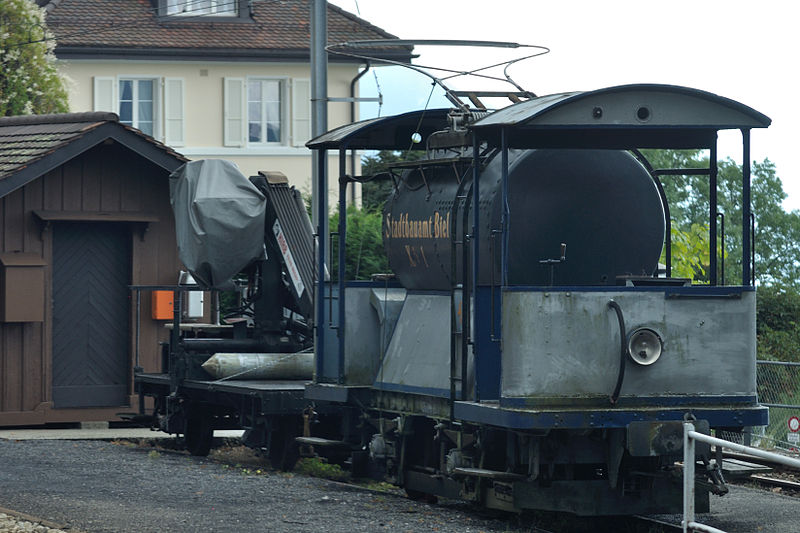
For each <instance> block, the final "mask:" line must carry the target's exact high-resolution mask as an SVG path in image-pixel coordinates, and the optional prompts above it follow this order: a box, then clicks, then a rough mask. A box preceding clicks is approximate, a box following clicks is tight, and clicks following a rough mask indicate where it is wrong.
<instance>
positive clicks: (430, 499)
mask: <svg viewBox="0 0 800 533" xmlns="http://www.w3.org/2000/svg"><path fill="white" fill-rule="evenodd" d="M403 490H405V491H406V496H408V499H409V500H414V501H415V502H425V503H430V504H435V503H437V502H438V501H439V498H437V497H436V495H434V494H428V493H427V492H422V491H419V490H414V489H409V488H407V487H404V488H403Z"/></svg>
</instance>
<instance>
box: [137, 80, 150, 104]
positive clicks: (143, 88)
mask: <svg viewBox="0 0 800 533" xmlns="http://www.w3.org/2000/svg"><path fill="white" fill-rule="evenodd" d="M139 99H140V100H150V101H152V100H153V80H139Z"/></svg>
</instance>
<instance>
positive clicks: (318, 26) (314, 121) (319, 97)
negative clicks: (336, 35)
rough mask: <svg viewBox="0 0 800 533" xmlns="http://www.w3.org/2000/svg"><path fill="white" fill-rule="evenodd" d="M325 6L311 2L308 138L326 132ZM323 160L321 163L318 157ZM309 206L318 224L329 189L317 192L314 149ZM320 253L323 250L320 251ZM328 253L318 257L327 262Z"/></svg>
mask: <svg viewBox="0 0 800 533" xmlns="http://www.w3.org/2000/svg"><path fill="white" fill-rule="evenodd" d="M327 10H328V6H327V2H326V1H325V0H311V14H310V16H311V43H310V47H311V136H312V138H315V137H319V136H320V135H322V134H323V133H325V132H326V131H328V53H327V52H326V51H325V46H326V45H327V44H328V43H327V41H328V11H327ZM320 157H323V160H322V161H319V160H318V158H320ZM311 159H312V163H311V187H312V189H311V194H312V196H311V204H312V207H311V209H312V217H313V223H314V226H317V225H319V224H320V220H319V219H318V218H317V217H318V216H319V213H321V212H322V213H325V216H326V217H327V209H326V210H324V211H323V210H321V209H319V206H318V203H319V202H320V201H322V200H323V197H324V202H325V204H327V202H328V200H327V193H328V189H327V188H325V189H320V188H319V187H320V176H319V173H320V169H321V168H325V164H326V163H327V162H326V161H325V160H324V155H323V152H322V151H317V150H314V151H313V152H312V154H311ZM327 238H328V235H327V233H326V234H320V241H325V240H327ZM320 250H322V248H320ZM329 254H330V252H328V253H325V254H323V255H321V257H324V258H325V262H326V263H328V261H329V259H330V255H329Z"/></svg>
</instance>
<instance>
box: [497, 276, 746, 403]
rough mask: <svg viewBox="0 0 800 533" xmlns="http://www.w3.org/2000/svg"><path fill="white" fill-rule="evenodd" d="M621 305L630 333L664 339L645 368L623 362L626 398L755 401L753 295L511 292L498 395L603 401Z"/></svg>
mask: <svg viewBox="0 0 800 533" xmlns="http://www.w3.org/2000/svg"><path fill="white" fill-rule="evenodd" d="M612 298H613V299H614V300H615V301H616V302H617V303H619V305H620V306H621V307H622V310H623V312H624V316H625V325H626V329H627V332H628V333H629V332H630V331H632V330H633V329H634V328H637V327H642V326H646V327H650V328H652V329H654V330H655V331H657V332H658V333H659V335H660V336H661V338H662V339H663V341H664V351H663V354H662V355H661V358H660V359H659V360H658V361H656V362H655V363H653V364H652V365H650V366H640V365H637V364H635V363H632V362H631V361H627V362H626V365H627V366H626V371H625V381H624V383H623V386H622V397H638V396H641V397H653V396H662V397H668V396H715V395H737V396H739V395H745V396H750V395H755V393H756V388H755V293H754V292H743V293H742V297H741V299H720V298H714V299H665V297H664V293H662V292H612V291H609V292H579V291H572V292H560V291H559V292H507V293H504V298H503V315H502V316H503V329H502V335H503V348H504V352H503V383H502V395H503V396H504V397H531V398H540V399H542V398H559V397H561V398H563V397H571V398H592V397H598V398H599V397H607V396H608V395H609V394H610V393H611V391H612V390H613V389H614V385H615V382H616V379H617V372H618V369H619V352H620V339H619V326H618V323H617V318H616V315H615V314H614V312H613V311H612V310H610V309H609V308H608V307H607V303H608V301H609V300H610V299H612Z"/></svg>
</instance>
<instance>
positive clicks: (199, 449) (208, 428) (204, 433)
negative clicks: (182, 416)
mask: <svg viewBox="0 0 800 533" xmlns="http://www.w3.org/2000/svg"><path fill="white" fill-rule="evenodd" d="M183 438H184V440H185V441H186V449H187V450H189V453H190V454H192V455H197V456H200V457H205V456H206V455H208V452H209V451H211V442H212V441H213V440H214V428H213V426H212V425H211V419H209V418H208V417H205V416H202V415H190V416H189V418H187V419H186V431H185V433H184V435H183Z"/></svg>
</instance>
